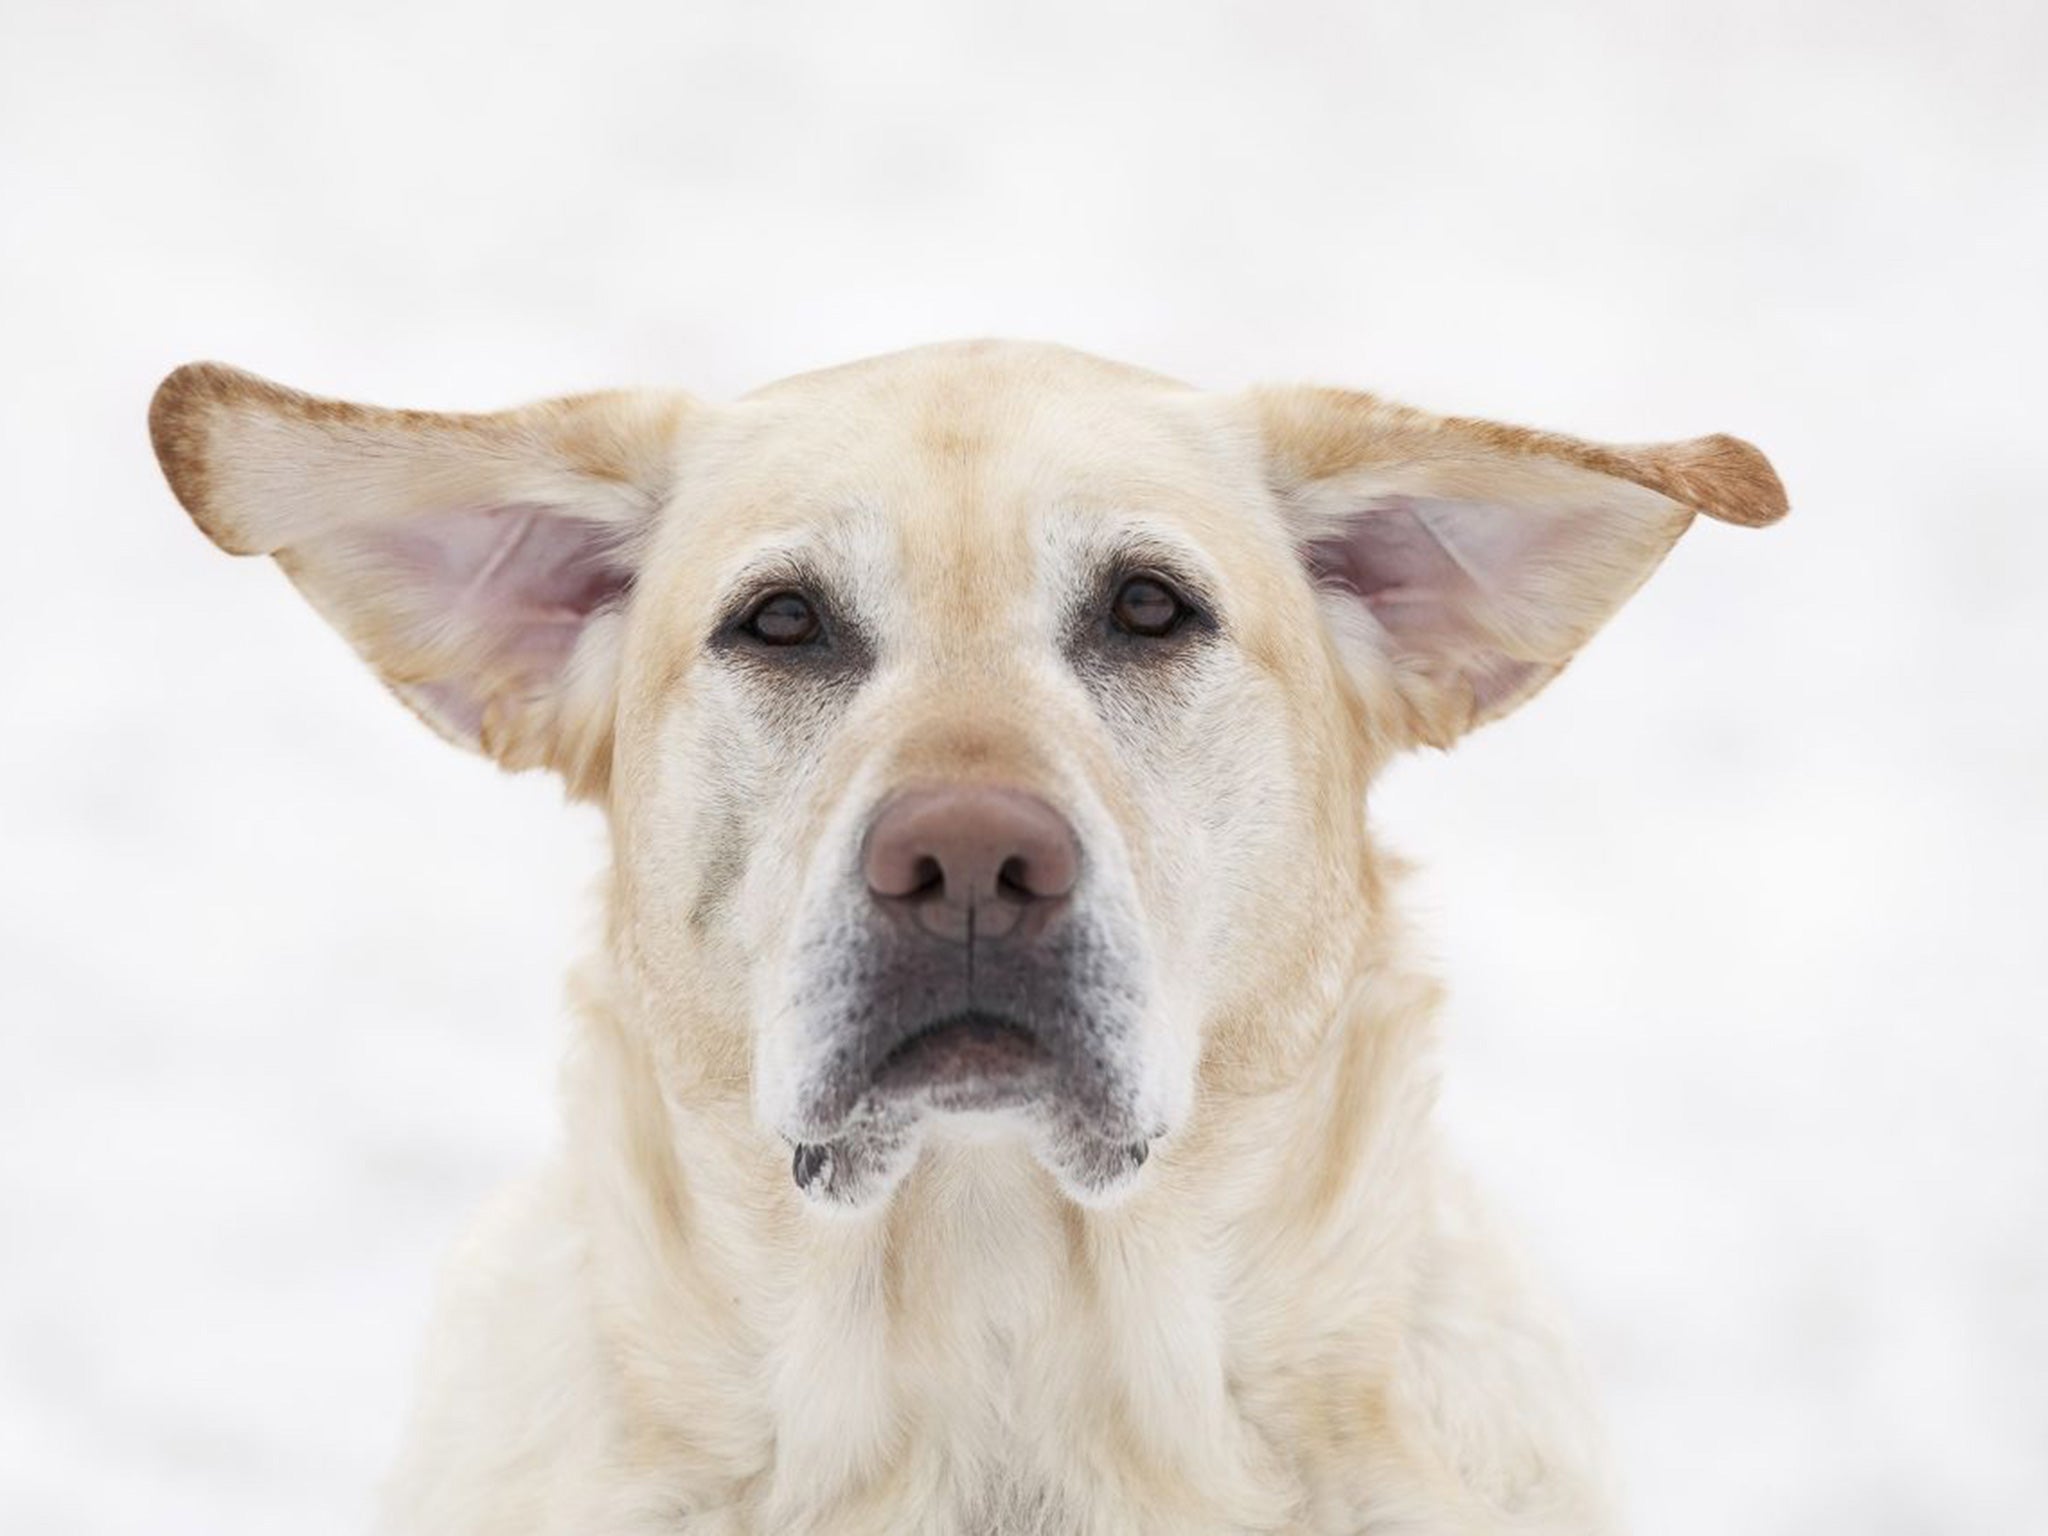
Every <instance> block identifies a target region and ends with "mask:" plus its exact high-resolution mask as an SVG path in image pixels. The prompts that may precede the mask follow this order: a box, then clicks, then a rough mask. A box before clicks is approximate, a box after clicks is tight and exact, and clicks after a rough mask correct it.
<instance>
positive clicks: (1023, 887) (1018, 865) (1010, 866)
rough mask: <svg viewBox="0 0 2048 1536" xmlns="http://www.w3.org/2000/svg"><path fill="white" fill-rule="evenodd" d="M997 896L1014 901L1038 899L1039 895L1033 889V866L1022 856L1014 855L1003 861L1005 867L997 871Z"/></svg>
mask: <svg viewBox="0 0 2048 1536" xmlns="http://www.w3.org/2000/svg"><path fill="white" fill-rule="evenodd" d="M996 894H997V895H998V896H1007V897H1008V898H1009V899H1010V900H1012V901H1035V900H1036V899H1037V897H1038V893H1037V892H1036V891H1034V890H1033V889H1032V888H1031V866H1030V865H1028V864H1026V863H1025V862H1024V859H1023V856H1022V855H1020V854H1012V855H1011V856H1010V857H1009V858H1007V859H1005V860H1003V867H1002V868H1001V869H999V870H997V871H996Z"/></svg>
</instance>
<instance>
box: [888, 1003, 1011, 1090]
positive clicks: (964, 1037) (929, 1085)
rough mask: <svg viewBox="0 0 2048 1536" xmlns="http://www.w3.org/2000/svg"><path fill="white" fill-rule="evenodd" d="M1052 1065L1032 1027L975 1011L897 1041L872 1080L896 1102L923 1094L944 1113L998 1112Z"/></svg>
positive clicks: (924, 1028) (992, 1014) (936, 1021)
mask: <svg viewBox="0 0 2048 1536" xmlns="http://www.w3.org/2000/svg"><path fill="white" fill-rule="evenodd" d="M1051 1066H1052V1057H1051V1054H1050V1053H1049V1052H1048V1051H1047V1050H1046V1049H1045V1047H1044V1046H1043V1045H1042V1044H1041V1043H1040V1041H1039V1038H1038V1035H1037V1034H1036V1033H1035V1032H1034V1031H1033V1030H1032V1029H1030V1028H1029V1027H1028V1026H1026V1025H1024V1024H1021V1023H1019V1022H1018V1021H1017V1020H1015V1019H1011V1018H1005V1017H1003V1016H1002V1015H999V1014H994V1013H984V1012H981V1011H979V1010H971V1011H968V1012H963V1013H956V1014H952V1015H949V1016H948V1017H946V1018H943V1019H938V1020H935V1021H934V1022H932V1023H930V1024H927V1025H925V1026H923V1027H922V1028H920V1029H917V1030H915V1031H913V1032H912V1033H911V1034H909V1035H906V1036H905V1037H904V1038H903V1039H901V1040H899V1041H897V1042H896V1044H895V1045H893V1046H891V1047H890V1048H889V1050H888V1053H887V1054H886V1055H884V1056H883V1057H882V1059H881V1061H880V1062H878V1063H877V1064H876V1066H875V1070H874V1075H873V1079H872V1081H873V1083H874V1087H875V1089H876V1090H877V1091H878V1092H879V1093H882V1094H884V1095H889V1096H892V1097H893V1096H897V1095H903V1094H915V1093H922V1094H925V1095H928V1096H929V1097H930V1098H931V1099H932V1100H933V1101H934V1102H935V1103H937V1104H938V1105H939V1107H942V1108H962V1109H971V1108H994V1107H996V1106H997V1105H999V1104H1002V1103H1005V1102H1009V1101H1012V1100H1013V1099H1015V1098H1016V1097H1018V1096H1020V1095H1022V1094H1025V1093H1028V1092H1029V1091H1030V1090H1031V1089H1032V1088H1033V1087H1034V1086H1035V1085H1036V1084H1037V1082H1038V1080H1039V1079H1040V1078H1042V1077H1043V1076H1044V1075H1045V1074H1046V1072H1047V1071H1048V1070H1049V1069H1050V1067H1051Z"/></svg>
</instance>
